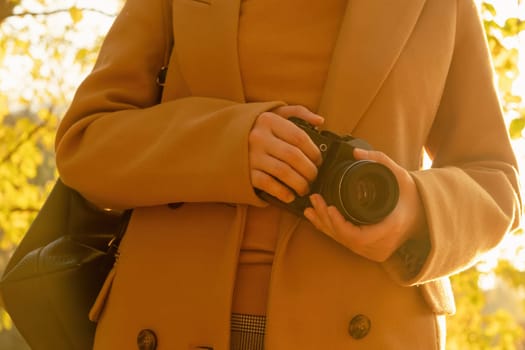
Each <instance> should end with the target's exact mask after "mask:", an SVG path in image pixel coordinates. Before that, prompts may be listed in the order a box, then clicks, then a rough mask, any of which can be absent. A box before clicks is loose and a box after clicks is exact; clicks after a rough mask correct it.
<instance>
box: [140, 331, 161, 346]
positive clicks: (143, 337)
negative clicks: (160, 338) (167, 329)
mask: <svg viewBox="0 0 525 350" xmlns="http://www.w3.org/2000/svg"><path fill="white" fill-rule="evenodd" d="M137 345H138V347H139V350H155V349H156V348H157V335H156V334H155V332H153V331H152V330H151V329H143V330H141V331H140V332H139V335H138V336H137Z"/></svg>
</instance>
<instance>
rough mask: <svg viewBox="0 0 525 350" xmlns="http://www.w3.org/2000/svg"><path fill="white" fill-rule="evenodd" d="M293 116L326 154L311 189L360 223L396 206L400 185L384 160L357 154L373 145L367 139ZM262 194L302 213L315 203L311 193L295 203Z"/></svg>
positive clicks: (370, 221)
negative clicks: (355, 151)
mask: <svg viewBox="0 0 525 350" xmlns="http://www.w3.org/2000/svg"><path fill="white" fill-rule="evenodd" d="M289 120H290V121H291V122H293V123H294V124H295V125H297V126H298V127H299V128H301V129H302V130H304V131H305V132H306V134H308V136H309V137H310V138H311V139H312V141H313V142H314V143H315V145H317V147H318V148H319V150H320V151H321V155H322V157H323V163H322V165H321V166H320V167H319V171H318V175H317V178H316V180H315V181H314V182H313V183H312V184H311V193H319V194H320V195H321V196H322V197H323V198H324V199H325V201H326V203H327V204H328V205H333V206H335V207H336V208H337V209H338V210H339V212H340V213H341V214H342V215H343V216H344V217H345V218H346V219H347V220H349V221H351V222H353V223H354V224H356V225H367V224H374V223H377V222H379V221H381V220H382V219H384V218H385V217H386V216H387V215H388V214H389V213H390V212H391V211H392V210H393V209H394V208H395V206H396V204H397V201H398V198H399V186H398V183H397V181H396V178H395V176H394V174H393V173H392V171H391V170H390V169H389V168H387V167H386V166H384V165H382V164H380V163H377V162H374V161H371V160H356V159H355V158H354V155H353V152H354V148H362V149H367V150H371V149H372V147H371V146H370V145H369V144H368V143H367V142H366V141H364V140H362V139H359V138H354V137H352V136H350V135H344V136H340V135H337V134H335V133H333V132H330V131H327V130H323V131H319V130H317V129H316V128H315V127H314V126H312V125H311V124H309V123H307V122H306V121H304V120H302V119H300V118H297V117H291V118H290V119H289ZM261 197H262V198H263V199H264V200H266V201H268V202H270V203H272V204H275V205H278V206H280V207H283V208H285V209H287V210H289V211H291V212H293V213H295V214H297V215H299V216H302V215H303V212H304V210H305V209H306V208H308V207H311V203H310V200H309V196H308V195H306V196H302V197H301V196H297V195H296V199H295V200H294V201H293V202H291V203H284V202H282V201H280V200H278V199H276V198H275V197H273V196H271V195H269V194H267V193H264V192H263V193H261Z"/></svg>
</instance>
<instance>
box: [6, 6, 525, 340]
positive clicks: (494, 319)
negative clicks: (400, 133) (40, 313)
mask: <svg viewBox="0 0 525 350" xmlns="http://www.w3.org/2000/svg"><path fill="white" fill-rule="evenodd" d="M123 2H124V1H123V0H0V273H1V272H2V271H3V268H4V266H5V264H6V262H7V260H8V258H9V256H10V254H11V253H12V252H13V250H14V248H15V247H16V245H17V243H18V242H19V241H20V239H21V238H22V236H23V234H24V233H25V231H26V230H27V228H28V226H29V225H30V223H31V221H32V219H33V218H34V216H35V215H36V213H37V212H38V210H39V208H40V206H41V205H42V203H43V201H44V200H45V198H46V196H47V194H48V193H49V191H50V189H51V186H52V185H53V183H54V180H55V179H56V177H57V173H56V169H55V165H54V152H53V142H54V134H55V132H56V127H57V125H58V123H59V121H60V117H61V116H62V115H63V113H64V111H65V109H66V108H67V106H68V103H69V101H70V100H71V98H72V96H73V94H74V91H75V89H76V87H77V86H78V84H79V83H80V82H81V80H82V79H83V78H84V77H85V76H86V74H88V73H89V71H90V70H91V68H92V66H93V64H94V61H95V59H96V56H97V52H98V49H99V47H100V44H101V41H102V39H103V37H104V34H105V33H106V32H107V30H108V29H109V27H110V25H111V23H112V22H113V20H114V17H115V15H116V14H117V13H118V11H119V9H120V8H121V6H122V4H123ZM477 4H478V6H479V9H480V11H481V14H482V17H483V20H484V25H485V30H486V34H487V39H488V43H489V47H490V50H491V52H492V55H493V61H494V71H495V80H496V83H497V86H498V88H499V92H500V97H501V102H502V106H503V109H504V112H505V118H506V121H507V125H508V130H509V134H510V135H511V137H512V140H513V145H514V147H515V150H516V154H517V156H518V158H519V160H520V164H522V165H521V168H522V169H525V134H524V133H523V132H524V128H525V2H524V1H523V0H486V1H481V0H478V1H477ZM144 6H147V2H146V1H145V2H144ZM524 173H525V171H524ZM452 282H453V287H454V291H455V293H456V300H457V313H456V315H454V316H452V317H449V319H448V341H447V349H451V350H456V349H457V350H469V349H476V350H479V349H501V350H506V349H509V350H511V349H525V234H523V232H522V230H519V231H517V232H513V233H509V235H508V237H507V238H506V239H505V240H504V241H503V242H502V243H501V244H500V245H499V247H498V248H497V249H495V250H494V251H493V252H491V253H490V254H487V255H486V256H485V257H484V259H483V260H482V261H480V262H479V264H477V265H476V266H474V267H472V268H470V269H469V270H467V271H464V272H463V273H461V274H459V275H456V276H454V277H453V278H452ZM0 349H6V350H28V347H27V345H26V344H25V343H24V341H23V340H22V339H21V338H20V336H19V335H18V333H17V331H16V328H15V327H14V325H13V324H12V322H11V320H10V319H9V316H8V315H7V313H6V312H5V311H4V310H3V309H2V308H1V306H0Z"/></svg>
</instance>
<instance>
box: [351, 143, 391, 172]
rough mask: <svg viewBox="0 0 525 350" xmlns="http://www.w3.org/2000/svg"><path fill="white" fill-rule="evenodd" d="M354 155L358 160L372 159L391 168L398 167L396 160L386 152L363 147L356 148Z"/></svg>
mask: <svg viewBox="0 0 525 350" xmlns="http://www.w3.org/2000/svg"><path fill="white" fill-rule="evenodd" d="M354 157H355V158H356V159H357V160H372V161H374V162H377V163H380V164H383V165H385V166H387V167H388V168H390V169H392V168H395V167H397V164H396V162H394V161H393V160H392V159H391V158H390V157H389V156H387V155H386V154H385V153H383V152H380V151H373V150H366V149H363V148H354Z"/></svg>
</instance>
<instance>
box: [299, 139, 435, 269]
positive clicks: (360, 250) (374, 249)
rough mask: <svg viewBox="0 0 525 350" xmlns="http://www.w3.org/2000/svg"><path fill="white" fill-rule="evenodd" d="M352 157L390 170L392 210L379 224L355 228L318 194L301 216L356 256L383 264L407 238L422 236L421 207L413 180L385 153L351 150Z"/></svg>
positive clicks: (422, 216)
mask: <svg viewBox="0 0 525 350" xmlns="http://www.w3.org/2000/svg"><path fill="white" fill-rule="evenodd" d="M354 157H355V158H356V159H358V160H373V161H376V162H378V163H381V164H383V165H385V166H387V167H388V168H389V169H390V170H392V172H393V173H394V175H395V177H396V179H397V181H398V183H399V200H398V203H397V205H396V207H395V208H394V210H393V211H392V212H391V213H390V214H389V215H388V216H387V217H386V218H384V219H383V220H382V221H381V222H379V223H376V224H372V225H363V226H357V225H355V224H353V223H351V222H349V221H346V220H345V218H344V217H343V216H342V215H341V213H339V211H338V210H337V209H336V208H335V207H334V206H327V204H326V202H325V201H324V199H323V198H322V197H321V196H320V195H319V194H312V195H311V196H310V201H311V203H312V207H311V208H307V209H305V211H304V216H305V217H306V218H307V219H308V220H309V221H310V222H311V223H312V224H313V225H314V226H315V227H316V228H317V229H318V230H320V231H322V232H324V233H325V234H327V235H328V236H330V237H332V238H333V239H334V240H336V241H337V242H339V243H340V244H342V245H344V246H345V247H347V248H348V249H350V250H352V251H354V252H355V253H356V254H359V255H361V256H363V257H365V258H367V259H370V260H373V261H377V262H383V261H385V260H386V259H388V258H389V257H390V255H392V253H394V252H395V251H396V250H397V248H399V247H400V246H401V245H402V244H403V243H404V242H405V241H406V240H407V239H409V238H411V237H415V236H417V235H421V234H424V232H425V231H426V230H425V228H426V219H425V214H424V209H423V204H422V202H421V199H420V197H419V193H418V191H417V188H416V184H415V182H414V179H413V178H412V177H411V176H410V174H409V173H408V171H407V170H405V169H404V168H403V167H401V166H400V165H398V164H397V163H396V162H394V161H393V160H392V159H390V158H389V157H388V156H387V155H386V154H384V153H382V152H378V151H367V150H363V149H355V150H354Z"/></svg>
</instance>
